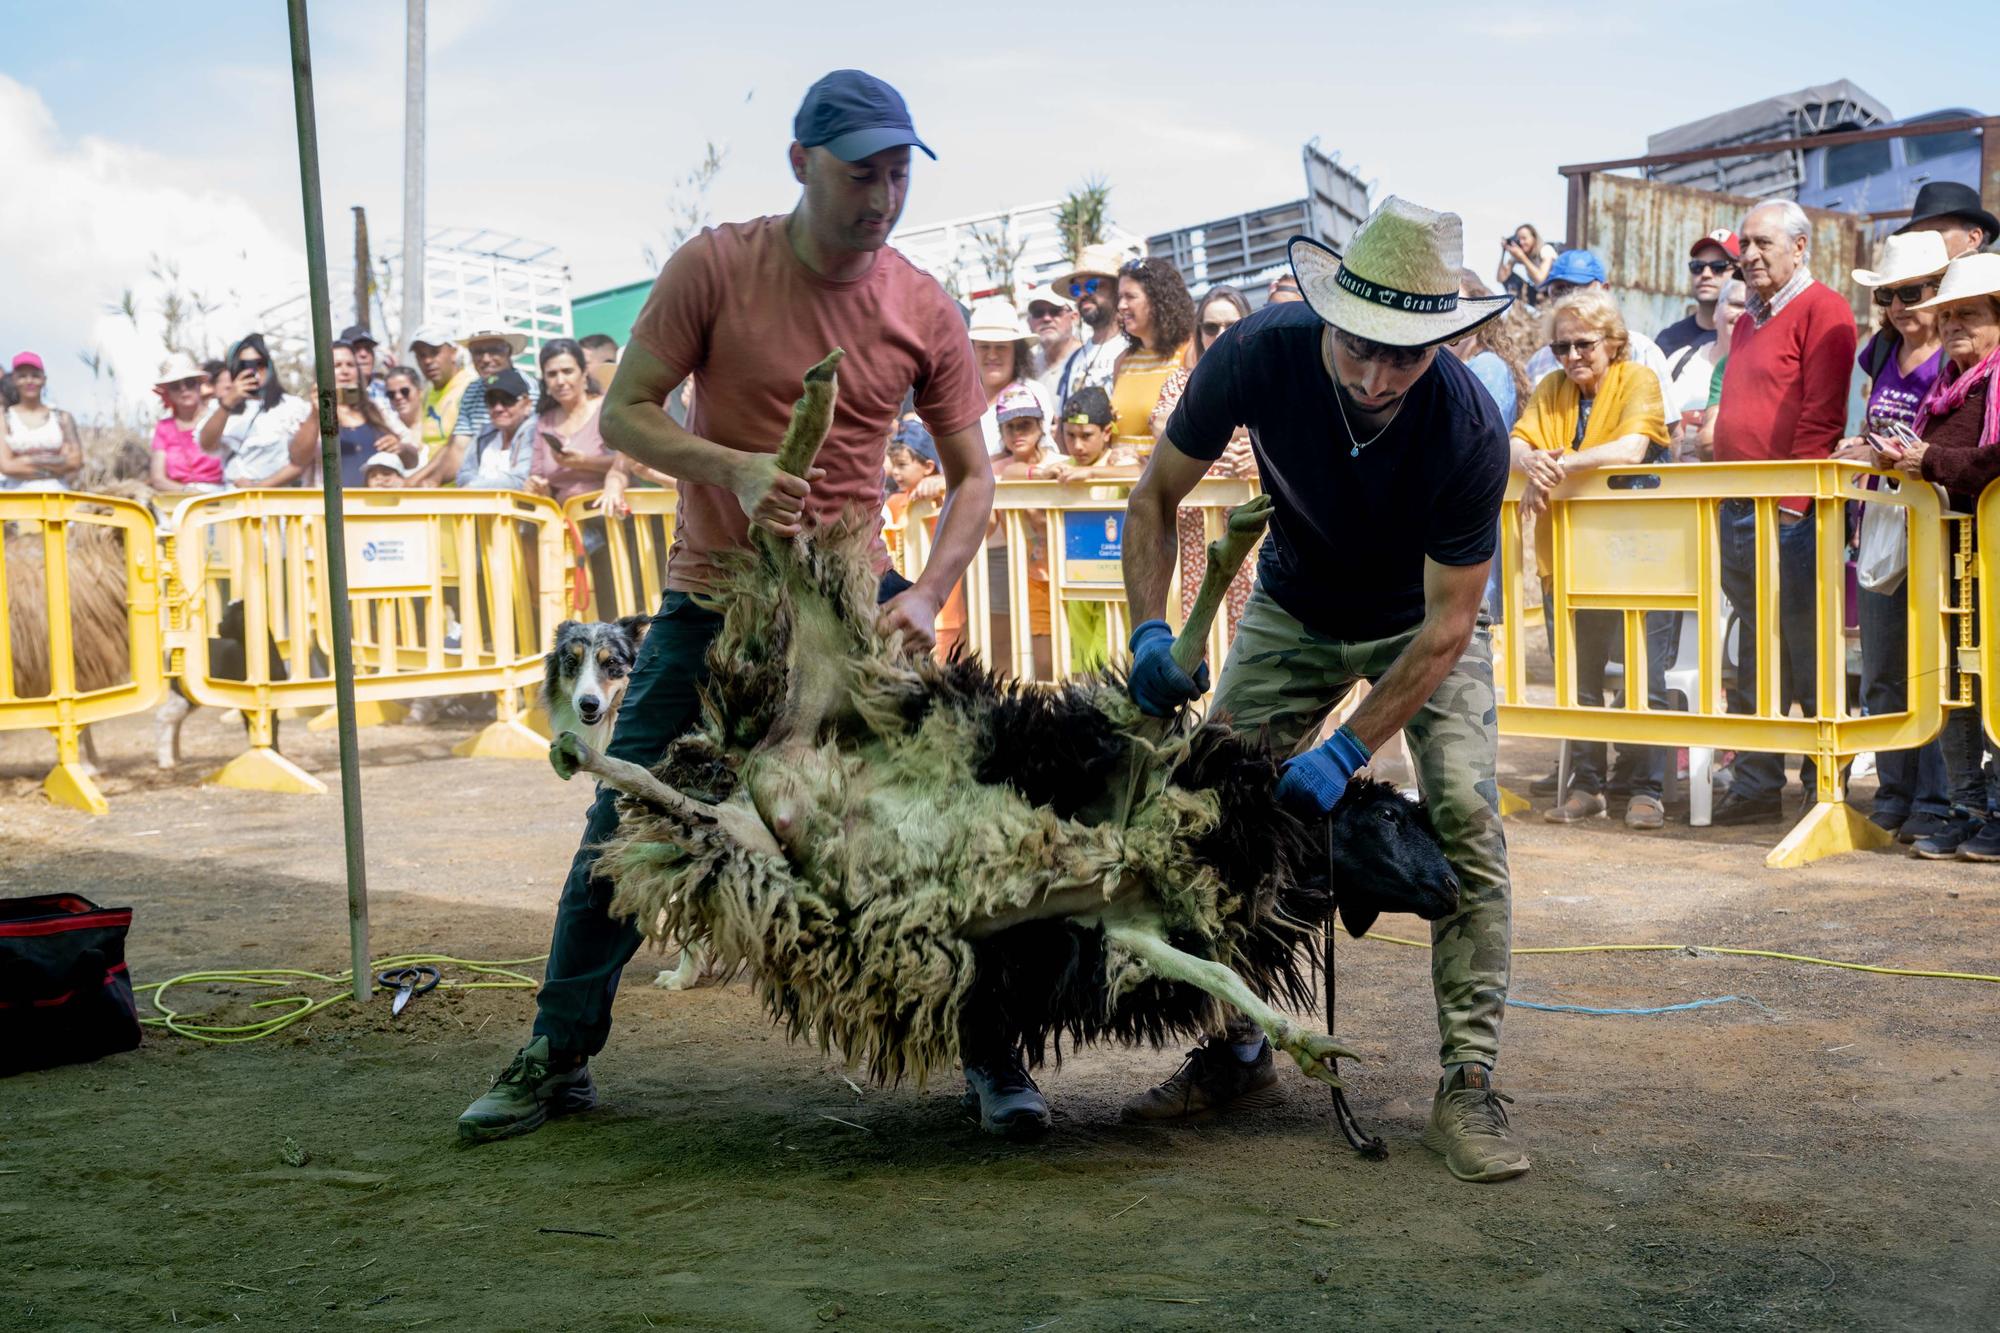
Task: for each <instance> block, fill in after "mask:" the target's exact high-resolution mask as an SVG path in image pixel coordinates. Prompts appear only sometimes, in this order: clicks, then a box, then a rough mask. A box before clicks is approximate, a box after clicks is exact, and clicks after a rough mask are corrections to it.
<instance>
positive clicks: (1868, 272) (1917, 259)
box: [1851, 231, 1951, 287]
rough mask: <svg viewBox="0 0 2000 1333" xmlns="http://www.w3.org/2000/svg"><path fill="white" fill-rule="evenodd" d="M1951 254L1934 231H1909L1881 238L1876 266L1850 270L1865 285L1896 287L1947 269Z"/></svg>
mask: <svg viewBox="0 0 2000 1333" xmlns="http://www.w3.org/2000/svg"><path fill="white" fill-rule="evenodd" d="M1950 262H1951V256H1950V255H1949V254H1947V253H1946V252H1945V248H1944V237H1942V236H1940V235H1938V234H1937V233H1936V232H1934V231H1906V232H1903V233H1902V234H1900V235H1897V236H1891V237H1890V238H1889V239H1888V240H1886V241H1884V242H1882V250H1881V252H1880V253H1879V254H1877V255H1876V256H1875V267H1874V268H1857V269H1853V270H1851V272H1852V273H1853V275H1854V280H1855V281H1856V282H1858V283H1860V284H1861V285H1862V286H1863V287H1894V286H1897V285H1898V284H1900V283H1905V282H1912V281H1914V280H1916V279H1917V278H1928V277H1932V276H1934V275H1936V274H1939V273H1942V272H1944V267H1945V265H1946V264H1949V263H1950Z"/></svg>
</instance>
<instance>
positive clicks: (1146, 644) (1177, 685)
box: [1125, 620, 1208, 717]
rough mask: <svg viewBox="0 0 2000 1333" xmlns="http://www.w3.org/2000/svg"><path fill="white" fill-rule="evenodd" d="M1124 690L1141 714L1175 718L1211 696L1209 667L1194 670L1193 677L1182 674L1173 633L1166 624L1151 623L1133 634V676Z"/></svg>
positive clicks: (1204, 665)
mask: <svg viewBox="0 0 2000 1333" xmlns="http://www.w3.org/2000/svg"><path fill="white" fill-rule="evenodd" d="M1125 688H1126V689H1128V690H1130V691H1131V692H1132V702H1133V703H1135V704H1137V705H1139V711H1140V712H1142V713H1147V714H1150V715H1151V716H1153V717H1172V716H1173V715H1174V713H1175V712H1176V711H1177V710H1178V709H1180V708H1181V707H1182V705H1184V704H1190V703H1193V702H1194V701H1195V700H1196V699H1199V698H1201V696H1202V695H1204V694H1206V693H1208V663H1206V662H1203V663H1201V664H1200V665H1199V666H1197V667H1195V669H1194V674H1193V675H1192V676H1190V675H1188V673H1187V672H1185V671H1183V670H1181V667H1180V663H1178V662H1176V661H1174V632H1173V631H1172V630H1170V629H1168V628H1167V622H1166V621H1164V620H1148V621H1147V622H1145V623H1144V624H1143V625H1141V626H1139V628H1137V629H1135V630H1133V631H1132V674H1131V676H1130V678H1128V679H1127V680H1126V682H1125Z"/></svg>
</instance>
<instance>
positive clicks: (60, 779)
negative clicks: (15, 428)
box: [0, 492, 165, 815]
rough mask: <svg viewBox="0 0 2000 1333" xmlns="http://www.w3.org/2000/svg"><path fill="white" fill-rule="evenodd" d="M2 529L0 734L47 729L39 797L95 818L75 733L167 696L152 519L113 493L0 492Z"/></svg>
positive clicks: (97, 796)
mask: <svg viewBox="0 0 2000 1333" xmlns="http://www.w3.org/2000/svg"><path fill="white" fill-rule="evenodd" d="M0 529H5V530H6V532H7V536H6V540H5V542H4V543H0V628H4V630H5V633H4V634H0V731H14V730H24V729H41V730H46V731H50V732H53V733H54V734H55V738H56V764H55V767H54V768H53V769H51V770H50V771H49V775H48V777H47V778H46V779H44V780H43V782H42V790H43V791H44V792H46V793H47V794H48V796H49V799H51V800H53V801H57V802H59V803H61V804H63V805H70V806H74V807H76V808H77V809H79V810H83V811H86V812H88V813H90V814H96V815H101V814H103V813H104V812H105V811H106V810H107V809H109V806H108V805H107V804H106V803H105V800H104V795H103V793H101V792H100V791H98V789H97V784H96V783H95V782H93V781H92V780H91V777H90V774H89V772H88V771H87V770H86V768H85V766H84V763H83V756H82V742H81V732H82V728H84V727H86V726H88V725H89V724H90V723H92V722H102V721H104V720H106V719H107V718H113V717H122V716H124V715H125V714H127V713H138V712H143V711H144V710H146V709H148V708H151V707H152V706H153V705H154V704H156V703H158V702H159V700H160V695H161V693H162V692H163V690H164V689H165V678H164V676H163V674H162V672H161V669H160V621H159V605H160V578H159V559H158V551H157V548H156V546H155V536H154V525H153V516H152V514H151V513H150V512H149V511H148V510H147V509H146V507H145V506H144V505H141V504H135V503H133V502H132V501H130V500H121V499H114V498H112V497H109V496H96V495H83V494H76V493H71V492H41V493H11V494H0ZM38 611H39V614H40V616H41V622H40V624H39V625H38V624H37V623H36V615H37V612H38ZM17 630H19V631H23V632H22V633H21V641H22V642H21V646H22V647H23V648H24V649H25V650H26V651H25V652H24V653H20V654H17V653H16V652H15V635H16V632H17Z"/></svg>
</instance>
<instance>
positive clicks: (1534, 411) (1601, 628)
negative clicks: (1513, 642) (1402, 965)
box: [1512, 289, 1678, 829]
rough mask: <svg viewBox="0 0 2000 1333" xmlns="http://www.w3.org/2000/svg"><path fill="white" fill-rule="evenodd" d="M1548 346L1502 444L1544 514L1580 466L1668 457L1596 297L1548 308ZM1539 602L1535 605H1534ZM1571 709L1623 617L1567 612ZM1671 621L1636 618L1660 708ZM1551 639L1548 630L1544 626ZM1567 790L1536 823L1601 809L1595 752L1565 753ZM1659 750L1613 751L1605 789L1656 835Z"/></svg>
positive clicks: (1655, 406) (1616, 319)
mask: <svg viewBox="0 0 2000 1333" xmlns="http://www.w3.org/2000/svg"><path fill="white" fill-rule="evenodd" d="M1548 321H1549V338H1550V349H1551V350H1552V351H1554V352H1555V354H1556V364H1557V365H1558V366H1560V367H1561V369H1559V370H1554V371H1551V372H1549V374H1548V375H1546V376H1544V377H1543V379H1542V382H1541V383H1540V384H1538V385H1536V386H1535V392H1534V394H1533V395H1532V396H1531V397H1530V398H1529V399H1528V405H1527V407H1526V408H1525V409H1524V410H1523V411H1522V413H1521V418H1520V420H1519V421H1517V422H1515V423H1514V434H1513V440H1512V446H1513V455H1514V466H1515V468H1517V469H1518V470H1519V471H1520V472H1521V473H1522V474H1523V475H1524V476H1525V477H1526V479H1527V495H1526V497H1525V499H1524V501H1523V503H1524V504H1525V505H1526V507H1527V508H1528V509H1529V510H1530V511H1531V512H1534V513H1543V512H1545V511H1546V510H1547V508H1548V502H1549V495H1550V493H1551V492H1552V491H1554V490H1555V489H1556V487H1558V486H1560V485H1562V483H1563V481H1564V479H1566V478H1568V477H1572V476H1575V475H1576V474H1578V473H1580V472H1587V471H1589V470H1591V469H1592V468H1598V467H1606V466H1610V465H1614V464H1619V463H1657V462H1663V461H1665V460H1666V459H1667V458H1668V457H1669V453H1668V449H1667V439H1668V436H1667V420H1666V410H1665V406H1664V404H1662V402H1661V401H1660V380H1659V377H1658V376H1657V375H1654V374H1653V373H1652V372H1651V371H1649V370H1647V369H1646V368H1645V367H1644V366H1642V365H1640V364H1638V363H1637V362H1635V361H1633V360H1631V359H1630V357H1629V356H1628V355H1627V349H1628V347H1629V345H1630V337H1629V335H1628V334H1627V332H1626V329H1625V320H1624V317H1623V316H1622V315H1620V314H1619V313H1618V306H1617V304H1616V303H1615V302H1613V301H1612V299H1611V297H1610V296H1609V295H1607V294H1606V293H1605V292H1603V291H1601V290H1597V289H1586V290H1584V291H1580V292H1575V293H1573V294H1571V295H1569V296H1566V297H1564V298H1563V299H1562V300H1560V301H1558V302H1557V303H1556V305H1555V308H1554V309H1553V310H1551V311H1550V312H1549V316H1548ZM1537 528H1538V536H1537V538H1536V542H1535V555H1536V560H1537V563H1538V565H1539V566H1540V568H1542V569H1543V570H1547V569H1548V568H1549V561H1550V559H1551V555H1552V550H1553V543H1552V542H1551V540H1550V529H1549V526H1548V524H1546V523H1543V524H1538V525H1537ZM1544 603H1545V604H1546V598H1545V599H1544ZM1574 618H1575V658H1576V701H1577V702H1578V703H1579V704H1582V705H1585V706H1586V707H1591V706H1601V705H1602V704H1603V703H1604V668H1605V664H1606V663H1607V662H1609V661H1610V660H1611V659H1612V658H1613V657H1614V656H1616V655H1617V654H1618V653H1619V651H1620V650H1621V649H1622V646H1623V644H1624V641H1625V621H1624V616H1623V615H1622V614H1621V613H1619V612H1617V611H1578V612H1576V613H1575V617H1574ZM1677 630H1678V618H1677V617H1676V616H1675V615H1673V614H1672V613H1671V612H1663V611H1655V612H1651V613H1649V614H1648V615H1647V616H1646V676H1647V681H1646V685H1647V696H1648V701H1649V703H1650V704H1651V706H1652V707H1653V708H1656V709H1665V708H1666V707H1667V706H1668V704H1667V698H1666V680H1665V678H1666V671H1667V668H1668V667H1670V666H1672V665H1673V653H1674V649H1675V647H1676V643H1675V640H1676V637H1677V633H1676V631H1677ZM1551 632H1560V628H1559V627H1554V626H1552V627H1551ZM1572 755H1573V758H1574V762H1573V764H1572V767H1571V769H1570V785H1569V791H1568V793H1567V794H1565V793H1562V792H1558V793H1556V795H1557V797H1558V799H1559V801H1560V803H1559V804H1558V805H1557V806H1556V807H1555V808H1554V809H1552V810H1549V811H1547V812H1546V813H1545V814H1544V816H1543V818H1545V819H1547V820H1549V821H1550V822H1551V823H1557V824H1570V823H1575V822H1577V821H1579V820H1584V819H1590V818H1592V817H1594V816H1597V815H1601V814H1604V813H1605V812H1606V808H1607V806H1606V800H1605V792H1606V783H1605V772H1604V763H1605V746H1604V745H1603V744H1602V743H1601V742H1591V743H1586V744H1580V745H1576V746H1574V747H1572ZM1667 755H1668V751H1666V750H1665V749H1662V748H1660V747H1658V746H1650V745H1644V746H1626V747H1622V748H1621V749H1620V750H1619V754H1618V765H1617V770H1616V771H1615V772H1614V773H1613V774H1612V777H1611V784H1610V785H1611V787H1613V788H1614V789H1616V788H1622V789H1624V791H1625V793H1626V795H1627V803H1626V806H1625V824H1626V827H1628V828H1634V829H1656V828H1659V827H1661V826H1662V825H1663V824H1664V823H1665V822H1666V809H1665V807H1664V805H1663V804H1662V803H1661V799H1660V797H1661V793H1662V791H1663V790H1664V788H1665V784H1666V765H1667Z"/></svg>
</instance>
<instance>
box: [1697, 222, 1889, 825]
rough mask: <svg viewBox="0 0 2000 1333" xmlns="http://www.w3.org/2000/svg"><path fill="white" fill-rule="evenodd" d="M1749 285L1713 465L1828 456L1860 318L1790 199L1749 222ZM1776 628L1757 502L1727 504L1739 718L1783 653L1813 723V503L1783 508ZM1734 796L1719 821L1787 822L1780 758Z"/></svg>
mask: <svg viewBox="0 0 2000 1333" xmlns="http://www.w3.org/2000/svg"><path fill="white" fill-rule="evenodd" d="M1739 234H1740V237H1741V240H1742V245H1743V264H1742V267H1743V280H1744V282H1745V283H1747V284H1748V285H1749V287H1750V299H1749V303H1748V307H1747V309H1746V310H1745V311H1744V313H1743V315H1742V316H1741V317H1739V318H1738V319H1737V321H1736V328H1735V330H1734V332H1733V333H1732V335H1731V342H1730V347H1729V363H1728V366H1727V368H1726V369H1725V370H1724V371H1723V379H1722V407H1721V412H1720V415H1719V416H1718V417H1717V419H1716V423H1715V457H1716V459H1717V461H1719V462H1728V461H1731V460H1734V459H1790V458H1825V457H1827V456H1828V455H1829V454H1831V453H1832V452H1833V451H1834V449H1835V448H1836V447H1837V446H1838V445H1839V443H1840V437H1841V435H1842V434H1843V433H1844V430H1845V427H1846V425H1847V391H1848V377H1849V376H1850V375H1851V374H1852V371H1853V366H1854V345H1855V327H1854V310H1853V308H1852V307H1851V306H1849V305H1848V304H1847V301H1846V299H1845V298H1843V297H1842V296H1841V295H1840V294H1839V293H1838V292H1835V291H1834V290H1833V289H1832V288H1831V287H1828V286H1827V285H1826V284H1824V283H1821V282H1816V281H1814V279H1813V276H1812V272H1811V270H1810V269H1808V268H1807V261H1808V260H1809V259H1810V258H1811V250H1810V244H1811V236H1812V225H1811V223H1810V222H1808V221H1807V219H1806V215H1805V212H1804V210H1802V209H1801V208H1800V207H1799V206H1798V205H1797V204H1795V203H1792V202H1791V201H1790V200H1774V201H1772V202H1770V203H1767V204H1759V205H1758V206H1757V207H1755V208H1753V209H1751V210H1750V212H1749V214H1748V215H1747V216H1745V217H1744V219H1743V226H1742V229H1741V231H1740V233H1739ZM1778 521H1779V523H1780V524H1781V525H1782V526H1781V528H1780V531H1779V534H1778V625H1777V631H1778V632H1777V633H1776V634H1775V635H1772V634H1769V633H1759V631H1758V625H1757V614H1756V610H1757V598H1756V590H1757V576H1756V559H1757V519H1756V509H1755V506H1754V505H1753V504H1752V502H1751V501H1748V500H1725V501H1724V502H1723V504H1722V516H1721V523H1722V532H1721V541H1722V591H1723V595H1724V596H1726V597H1728V598H1729V601H1730V604H1731V605H1732V606H1734V607H1735V608H1736V613H1737V615H1738V616H1739V617H1741V619H1742V622H1743V636H1742V640H1741V645H1742V646H1741V649H1740V653H1739V657H1738V661H1737V667H1736V682H1737V683H1736V687H1735V688H1734V689H1732V690H1731V691H1730V692H1729V711H1730V712H1732V713H1750V712H1755V711H1756V706H1757V684H1756V682H1757V654H1758V652H1759V651H1760V650H1769V649H1773V648H1775V650H1776V651H1777V652H1778V653H1779V654H1781V655H1782V658H1783V660H1782V662H1781V664H1780V667H1779V672H1778V682H1779V690H1780V694H1779V700H1778V707H1779V710H1780V711H1781V712H1787V713H1788V712H1790V711H1791V707H1792V704H1793V703H1794V702H1797V703H1798V704H1799V706H1800V708H1801V710H1802V711H1803V712H1804V713H1805V714H1806V715H1807V716H1811V715H1812V712H1813V709H1814V707H1815V699H1816V697H1817V688H1816V680H1817V675H1816V672H1815V665H1814V646H1815V644H1814V639H1815V634H1816V625H1815V617H1814V606H1815V599H1814V543H1815V531H1814V530H1815V527H1816V526H1817V525H1816V524H1815V522H1814V520H1813V508H1812V501H1811V499H1810V498H1809V497H1806V496H1803V495H1797V496H1788V497H1786V498H1785V499H1783V500H1780V501H1779V502H1778ZM1735 768H1736V774H1735V778H1734V780H1733V781H1732V782H1731V783H1730V787H1729V794H1728V795H1727V796H1725V797H1724V798H1723V800H1722V803H1721V804H1720V805H1719V806H1717V807H1716V810H1715V822H1716V823H1718V824H1750V823H1757V822H1760V821H1765V820H1775V819H1777V818H1779V816H1780V814H1781V810H1780V804H1779V801H1780V797H1781V795H1782V793H1783V792H1784V788H1785V767H1784V759H1783V757H1782V756H1780V755H1775V754H1742V755H1738V756H1737V757H1736V766H1735ZM1799 777H1800V781H1801V782H1802V783H1803V784H1804V786H1805V791H1806V800H1807V801H1808V802H1810V801H1811V800H1812V797H1813V790H1814V780H1815V774H1814V771H1813V763H1812V760H1811V759H1807V760H1806V761H1805V763H1804V765H1803V767H1802V769H1801V772H1800V774H1799Z"/></svg>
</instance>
